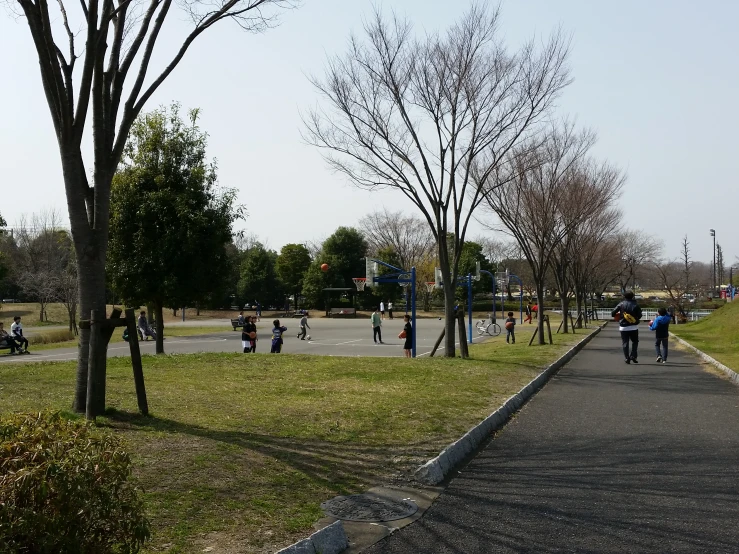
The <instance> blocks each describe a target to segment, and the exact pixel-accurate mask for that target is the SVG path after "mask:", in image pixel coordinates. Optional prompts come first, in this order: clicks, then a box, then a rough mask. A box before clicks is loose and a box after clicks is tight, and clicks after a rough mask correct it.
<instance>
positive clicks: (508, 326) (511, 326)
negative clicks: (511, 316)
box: [505, 321, 516, 331]
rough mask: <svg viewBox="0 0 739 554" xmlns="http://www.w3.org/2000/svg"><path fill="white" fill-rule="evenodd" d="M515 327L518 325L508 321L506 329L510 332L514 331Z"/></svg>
mask: <svg viewBox="0 0 739 554" xmlns="http://www.w3.org/2000/svg"><path fill="white" fill-rule="evenodd" d="M515 326H516V324H515V323H513V322H512V321H506V324H505V328H506V329H508V330H509V331H510V330H511V329H513V328H514V327H515Z"/></svg>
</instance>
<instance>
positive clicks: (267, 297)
mask: <svg viewBox="0 0 739 554" xmlns="http://www.w3.org/2000/svg"><path fill="white" fill-rule="evenodd" d="M276 263H277V253H276V252H275V251H273V250H267V249H266V248H265V247H264V246H263V245H262V244H261V243H259V242H257V243H255V244H254V246H252V247H251V248H250V249H249V250H247V251H246V252H245V253H244V257H243V260H242V262H241V276H240V278H239V286H238V291H239V292H238V294H239V297H241V298H243V299H244V300H245V301H246V302H248V303H250V304H253V303H254V302H255V301H256V300H258V301H259V302H260V304H262V305H267V304H274V305H276V306H281V305H282V302H283V299H284V290H283V288H282V287H281V285H280V283H279V282H278V280H277V272H276V270H275V265H276Z"/></svg>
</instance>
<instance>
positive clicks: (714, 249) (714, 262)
mask: <svg viewBox="0 0 739 554" xmlns="http://www.w3.org/2000/svg"><path fill="white" fill-rule="evenodd" d="M710 231H711V236H712V237H713V272H712V275H713V283H712V287H711V291H712V293H711V296H714V295H715V294H716V230H715V229H711V230H710Z"/></svg>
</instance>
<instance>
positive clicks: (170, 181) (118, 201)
mask: <svg viewBox="0 0 739 554" xmlns="http://www.w3.org/2000/svg"><path fill="white" fill-rule="evenodd" d="M188 119H189V122H188V123H186V122H185V121H183V120H182V118H181V117H180V114H179V106H178V105H177V104H174V105H172V107H171V108H170V109H169V110H167V109H164V108H162V109H160V110H156V111H154V112H151V113H149V114H146V115H144V116H142V117H140V118H139V119H137V120H136V122H135V123H134V125H133V128H132V130H131V136H130V139H129V141H128V143H127V144H126V148H125V152H124V159H123V165H122V167H121V169H120V170H119V171H118V173H117V174H116V176H115V178H114V180H113V191H112V196H111V217H110V243H109V246H108V268H107V269H108V274H109V275H110V283H111V286H112V287H113V289H114V290H115V291H116V292H117V294H118V295H120V296H121V297H122V298H123V300H124V301H125V302H126V303H128V304H129V305H134V306H139V305H141V304H146V303H151V304H152V305H153V307H154V310H155V313H156V321H157V345H156V351H157V354H160V353H163V352H164V344H163V342H162V341H163V338H164V325H163V320H162V308H163V307H164V306H183V305H186V304H190V305H193V304H196V303H198V302H202V301H205V300H206V299H208V298H209V296H210V295H212V294H213V293H214V291H218V290H220V289H223V288H225V287H227V286H230V285H232V284H231V283H228V282H226V281H227V280H228V278H229V276H230V267H229V257H228V255H227V250H226V249H227V246H228V244H230V242H231V232H232V231H231V228H232V225H233V223H234V221H235V220H237V219H239V218H241V217H242V209H241V208H240V207H237V206H235V205H234V198H235V192H234V191H233V190H220V189H217V188H216V185H215V184H216V165H215V163H214V162H212V163H209V162H208V161H207V160H206V155H205V151H206V146H207V135H206V134H205V133H204V132H202V131H201V130H200V128H199V127H198V124H197V120H198V111H197V110H192V111H190V112H189V114H188Z"/></svg>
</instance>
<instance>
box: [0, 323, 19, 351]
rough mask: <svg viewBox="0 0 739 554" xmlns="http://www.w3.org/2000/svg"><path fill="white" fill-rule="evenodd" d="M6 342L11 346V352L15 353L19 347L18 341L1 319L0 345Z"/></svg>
mask: <svg viewBox="0 0 739 554" xmlns="http://www.w3.org/2000/svg"><path fill="white" fill-rule="evenodd" d="M2 343H5V345H6V346H9V347H10V353H11V354H15V351H16V350H17V349H18V348H19V346H18V343H17V342H15V340H14V339H13V337H11V336H10V335H9V334H8V332H7V331H6V330H5V328H4V324H3V322H2V321H0V346H1V345H2Z"/></svg>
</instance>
